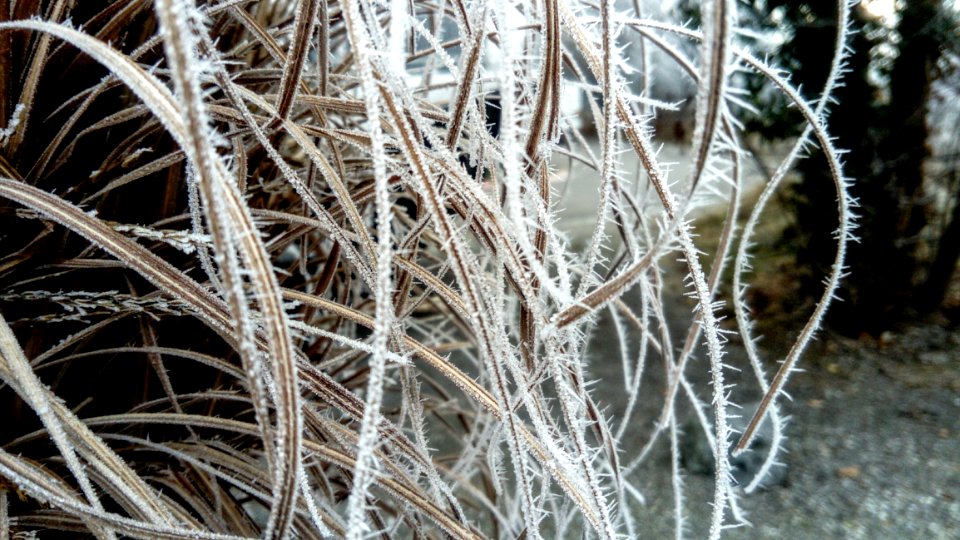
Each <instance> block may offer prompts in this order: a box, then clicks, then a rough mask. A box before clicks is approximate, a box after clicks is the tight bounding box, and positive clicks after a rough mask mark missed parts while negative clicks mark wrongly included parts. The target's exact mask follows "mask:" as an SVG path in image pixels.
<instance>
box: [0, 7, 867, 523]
mask: <svg viewBox="0 0 960 540" xmlns="http://www.w3.org/2000/svg"><path fill="white" fill-rule="evenodd" d="M0 4H2V5H0V21H2V22H0V122H5V125H4V126H3V129H2V132H0V220H2V228H0V231H2V232H0V314H2V315H0V381H2V386H0V407H3V411H4V418H5V420H4V422H3V427H2V428H0V532H2V534H0V536H2V538H4V539H6V538H15V537H20V536H24V535H27V534H28V533H29V532H30V531H36V530H43V529H48V530H56V531H61V532H62V533H64V534H65V535H72V534H76V533H83V534H90V535H93V536H95V537H98V538H117V537H136V538H235V537H254V536H260V537H265V538H292V537H300V538H326V537H348V538H354V539H359V538H363V537H367V536H380V537H384V538H386V537H389V536H392V535H398V534H399V535H401V536H403V537H417V538H421V537H422V538H434V537H438V538H439V537H445V536H449V537H454V538H478V537H503V538H508V537H509V538H516V537H527V538H543V537H556V538H559V537H574V536H580V535H585V536H586V537H600V538H613V537H622V536H629V537H636V536H637V535H639V534H641V532H642V530H643V526H644V525H643V523H641V522H638V520H637V518H636V517H635V512H634V509H635V508H636V507H637V506H638V505H639V504H640V501H641V500H642V494H641V490H640V483H641V482H640V480H641V479H642V477H643V471H644V469H643V468H642V467H641V466H642V465H644V464H645V463H648V461H647V459H646V458H647V456H648V455H649V453H648V451H649V449H650V448H653V447H654V446H655V445H657V444H659V441H663V442H664V444H666V445H668V446H669V448H670V453H671V455H672V457H673V459H672V465H671V467H672V469H673V471H672V476H673V489H674V494H673V498H674V500H675V505H674V506H675V512H674V516H673V519H674V520H675V525H676V529H677V531H678V536H679V535H682V534H683V530H684V522H685V519H686V517H687V513H688V510H687V508H686V505H687V504H689V501H685V499H684V496H683V480H682V476H681V474H680V471H679V468H678V467H679V466H678V460H679V457H678V439H679V437H680V436H681V435H680V433H679V431H680V430H679V428H678V409H677V406H676V405H677V403H678V402H681V401H683V402H689V404H690V407H691V408H692V410H694V411H695V418H696V419H697V420H698V422H699V424H700V426H701V427H702V429H703V431H704V433H706V434H707V436H708V438H709V440H710V441H711V444H712V445H713V453H714V458H715V462H716V467H715V469H716V478H715V492H714V496H713V500H712V507H711V508H712V509H711V510H710V512H711V513H712V517H711V536H712V537H718V536H719V535H720V533H721V531H722V529H723V528H724V527H725V526H729V525H733V524H736V523H738V522H739V521H741V520H742V513H741V512H740V510H739V505H738V502H737V498H736V495H737V493H738V492H739V491H740V488H737V487H735V486H734V484H733V482H732V481H731V477H730V464H729V454H730V450H731V446H733V443H734V434H733V433H732V431H731V428H730V422H729V417H730V414H731V413H730V403H729V391H730V389H729V385H728V383H727V382H725V370H726V369H727V368H725V365H724V348H725V339H724V335H723V333H722V330H721V326H720V324H719V322H718V314H717V309H718V302H719V300H720V297H719V296H718V294H717V291H718V288H720V286H721V285H722V284H723V281H722V278H723V276H724V275H725V273H724V265H725V264H726V263H727V262H728V261H730V260H733V261H734V263H733V294H732V302H733V305H734V307H735V310H734V311H735V315H736V317H735V321H732V324H731V325H728V326H727V327H725V328H726V330H727V331H736V332H739V333H741V334H742V335H743V341H744V343H745V344H746V345H747V349H748V352H749V355H750V359H751V363H752V366H753V368H754V370H755V379H754V384H755V385H756V386H757V387H758V388H759V389H760V391H762V392H763V393H764V398H763V400H762V402H761V406H760V408H759V410H757V411H748V412H749V413H754V412H755V416H754V420H753V421H752V422H751V423H750V424H749V427H748V428H747V430H746V432H745V433H743V434H742V437H741V439H740V442H739V443H737V444H736V447H735V448H734V449H733V451H734V452H735V453H736V452H739V451H745V450H746V449H747V448H748V445H749V442H750V440H751V437H752V435H753V433H754V432H755V431H756V427H757V426H758V425H759V422H760V421H761V420H762V419H764V418H765V417H769V418H770V419H771V421H772V422H773V424H774V426H775V428H776V429H775V433H776V437H775V438H776V441H777V442H776V444H774V446H773V448H772V449H771V450H770V453H769V455H768V456H766V463H765V465H764V467H765V469H764V470H765V471H766V470H767V469H769V467H770V466H772V465H773V464H774V463H775V462H776V460H777V456H778V452H779V450H780V445H779V439H780V435H781V432H782V424H783V419H782V418H781V413H780V412H779V410H778V408H777V406H776V401H775V400H776V398H777V397H778V396H779V395H780V394H781V393H782V391H783V385H784V382H785V381H786V379H787V376H788V375H789V374H790V373H791V371H793V370H794V369H795V365H796V362H797V360H798V358H799V356H800V354H801V353H802V351H803V350H804V348H805V347H806V345H807V343H808V341H809V339H810V338H811V336H812V334H813V333H814V331H815V330H816V329H817V327H818V325H819V323H820V321H821V319H822V316H823V313H824V310H826V309H827V306H828V304H829V303H830V299H831V298H832V295H833V292H834V290H835V289H836V287H837V283H838V280H839V279H840V276H841V272H842V262H843V255H844V246H845V243H846V242H847V240H848V238H849V236H850V228H851V225H850V210H849V208H850V206H851V201H850V200H849V197H848V196H847V195H846V189H845V180H844V178H843V176H842V174H841V172H840V166H839V160H838V154H837V151H836V150H835V149H834V148H833V146H832V143H831V140H830V138H829V136H828V135H827V134H826V132H825V129H824V124H825V119H826V113H827V105H828V104H829V93H830V90H831V88H832V87H833V86H834V85H835V84H836V83H837V77H838V76H839V74H840V72H841V71H842V56H843V54H842V52H843V44H844V40H845V32H846V24H845V23H844V24H840V25H839V28H840V32H839V34H838V36H837V46H836V51H837V54H836V56H835V58H834V59H833V60H832V69H831V76H830V78H829V81H828V83H827V85H826V88H825V89H822V91H821V92H818V93H817V94H816V95H815V96H814V97H815V98H816V99H815V101H813V102H808V101H805V99H804V98H803V97H802V96H801V94H800V93H799V92H798V91H797V90H796V89H795V88H793V87H792V86H791V85H790V83H789V81H788V79H787V76H786V75H785V74H784V73H782V72H780V71H778V70H776V69H774V68H772V67H770V66H768V65H767V64H766V63H765V62H763V61H761V60H759V59H758V58H756V57H755V56H754V55H753V54H752V53H751V52H750V49H749V47H748V46H747V45H746V41H745V40H744V39H743V38H742V37H741V36H740V34H739V32H738V26H737V16H736V2H735V1H734V0H714V1H705V2H704V3H703V7H702V17H701V19H702V21H703V27H702V29H699V30H694V29H690V28H687V27H684V26H679V25H676V24H673V23H671V22H669V21H667V20H660V19H658V16H659V13H658V12H656V10H654V11H650V10H645V8H644V6H643V5H642V4H638V3H635V4H633V5H631V6H629V7H627V6H625V5H621V4H615V3H614V2H613V1H612V0H601V2H600V4H599V5H598V4H595V3H593V2H585V1H570V0H543V1H542V2H540V1H537V2H527V1H517V2H503V1H500V0H471V1H469V2H468V1H464V0H451V1H446V0H442V1H437V2H433V1H422V0H393V1H391V2H380V1H370V0H296V1H293V0H291V1H275V0H274V1H271V0H220V1H209V2H200V3H195V2H194V0H155V1H153V2H149V1H145V0H118V1H115V2H94V1H89V2H88V1H84V2H74V1H68V0H49V1H41V0H14V1H11V2H2V3H0ZM848 8H849V6H848V5H847V2H846V1H845V0H840V2H839V5H838V14H839V15H838V16H839V17H840V20H841V22H842V21H845V19H846V13H847V10H848ZM647 11H650V12H649V13H648V12H647ZM655 57H656V58H661V59H665V60H663V61H665V62H666V63H668V64H670V65H672V66H674V69H673V71H670V72H669V73H672V74H673V75H671V76H675V77H682V78H685V79H687V80H688V81H691V82H692V84H693V86H695V88H696V95H695V97H694V98H693V99H695V104H696V118H695V129H694V132H693V137H692V141H691V142H690V144H689V156H690V160H691V167H690V173H689V175H688V176H687V177H684V178H677V177H676V175H671V174H670V173H669V171H668V168H666V167H665V166H664V165H663V164H662V163H661V159H660V158H659V157H658V147H659V142H658V141H657V138H658V135H657V134H655V133H653V132H652V131H651V129H650V126H651V125H652V121H653V119H655V118H657V117H658V115H660V114H661V113H662V112H663V110H664V109H669V108H671V107H673V106H675V105H676V104H670V103H664V102H662V101H657V100H656V99H653V95H652V94H651V92H650V84H651V81H652V77H653V71H654V67H655V64H656V63H655V62H653V61H652V60H651V59H652V58H655ZM743 70H752V71H756V72H759V73H761V74H762V75H763V76H765V77H767V78H768V79H769V81H770V82H771V84H772V85H773V86H774V87H775V88H777V89H778V90H779V91H780V92H782V93H783V94H784V95H785V96H786V97H787V98H788V99H790V100H792V101H793V103H794V104H795V106H796V107H797V108H798V109H799V110H800V111H801V112H802V113H803V115H804V118H805V119H806V122H807V126H806V131H805V132H804V134H803V136H802V137H801V138H800V139H799V140H798V141H797V143H796V145H795V147H794V148H793V149H792V150H791V151H790V153H789V155H788V156H787V157H786V159H785V160H784V161H783V163H782V164H781V166H780V167H779V169H778V170H777V172H776V174H775V175H774V177H773V178H772V179H771V180H770V181H769V182H768V183H767V185H766V186H765V189H764V191H763V193H762V194H761V195H760V198H759V200H758V201H757V203H756V204H755V206H754V208H753V211H752V214H751V215H750V217H749V219H748V220H747V222H746V223H745V224H744V226H743V227H742V228H741V227H738V226H737V222H736V220H735V219H734V218H735V216H737V215H738V213H739V212H740V205H741V201H742V199H743V195H742V193H743V190H742V189H741V175H742V168H743V167H742V165H741V163H740V161H741V155H742V152H741V150H740V144H739V139H740V137H741V134H740V133H739V131H738V123H737V118H736V113H737V111H738V110H739V109H740V107H741V106H742V104H741V100H740V99H739V97H738V92H737V80H738V74H739V73H740V72H741V71H743ZM569 96H576V101H579V102H581V103H583V104H585V106H584V108H583V109H584V111H585V112H584V114H572V113H571V111H570V110H569V108H567V107H565V106H564V103H566V101H567V98H568V97H569ZM586 111H589V112H590V113H591V114H586ZM574 112H576V111H574ZM593 133H595V134H596V135H595V136H594V135H592V134H593ZM808 144H815V145H818V146H819V147H820V148H821V149H823V150H824V154H825V155H826V159H828V160H829V162H830V164H831V166H832V170H833V172H834V181H835V184H836V190H837V194H838V199H837V200H838V208H839V211H840V217H841V220H840V223H839V225H838V231H837V236H836V238H837V243H838V250H837V259H836V264H835V265H834V268H833V271H832V273H831V274H830V275H828V276H825V279H826V287H825V291H824V295H823V301H822V302H820V303H819V304H818V305H817V307H816V310H815V311H814V312H813V313H812V314H811V316H810V321H809V323H808V324H807V326H806V327H805V328H804V330H803V332H802V333H801V334H800V336H799V338H798V340H797V342H796V344H795V345H794V346H793V348H792V349H791V350H790V352H789V353H788V354H787V356H786V357H785V358H784V359H783V362H782V366H781V367H780V370H779V371H778V372H777V373H776V374H775V375H774V376H772V377H768V376H767V375H766V374H765V373H764V371H763V364H762V362H761V359H760V356H759V352H758V350H757V349H756V347H755V345H754V341H755V336H754V335H753V334H752V333H751V325H750V321H749V309H748V308H747V307H746V306H745V304H744V302H743V298H744V292H745V290H746V288H747V287H748V285H749V283H748V277H749V275H750V274H749V271H748V254H749V247H750V244H751V238H752V236H753V234H754V232H753V231H754V230H755V229H756V226H757V222H758V220H759V219H760V216H761V212H762V210H763V208H764V206H765V204H766V203H767V201H768V200H769V198H770V196H771V194H773V193H775V192H776V190H777V189H778V188H779V187H780V186H782V183H783V182H782V180H783V178H784V176H785V175H786V173H787V171H789V170H790V168H791V166H792V164H793V163H794V162H795V160H796V159H798V158H799V157H800V156H801V154H802V152H803V150H804V148H805V146H806V145H808ZM628 153H629V154H633V155H634V157H635V159H637V160H638V163H639V164H640V165H641V169H640V170H638V171H628V170H626V169H625V167H624V163H625V161H626V158H625V157H624V156H625V154H628ZM569 161H577V162H580V163H582V164H584V165H586V166H587V167H589V168H590V169H591V170H592V171H595V172H594V173H593V174H592V176H594V177H595V181H594V182H593V186H594V187H593V188H591V189H595V190H597V191H598V192H599V194H600V197H599V201H600V202H599V204H598V206H597V210H596V222H595V226H594V227H593V232H592V234H590V235H589V238H588V239H587V240H586V241H585V242H582V243H578V242H574V241H572V239H571V238H570V237H569V236H568V235H567V234H565V233H564V232H562V230H563V228H562V227H561V225H562V221H563V218H562V214H561V213H560V207H561V205H560V204H559V203H558V201H557V199H558V186H559V185H561V184H563V183H564V182H566V180H567V178H566V176H567V175H569V174H571V173H570V171H571V170H573V169H572V168H570V167H565V166H564V165H563V164H564V163H567V162H569ZM721 186H725V187H723V188H722V189H721ZM717 191H722V192H724V193H725V194H726V197H727V200H728V201H729V203H728V204H729V206H728V208H729V210H728V219H727V221H726V226H725V227H724V229H723V231H722V236H721V237H720V240H719V242H718V245H719V247H718V248H717V249H716V252H715V253H712V254H711V258H710V260H712V264H711V265H710V266H709V267H706V266H705V264H704V262H703V261H704V258H703V257H702V253H701V252H700V251H699V250H700V247H699V246H698V243H697V237H696V236H695V234H694V233H695V231H694V226H693V224H692V222H691V216H692V212H693V210H694V209H695V208H696V207H697V205H698V204H700V203H701V202H702V200H703V197H702V196H703V195H704V194H707V193H712V192H717ZM608 225H614V226H615V228H611V227H608ZM611 231H612V232H611ZM581 244H582V245H581ZM678 256H679V257H680V258H681V259H682V261H683V264H684V266H685V269H686V273H687V274H688V279H687V281H686V285H685V287H686V289H685V290H684V291H678V292H686V293H688V294H689V295H690V296H691V297H692V298H693V300H694V304H695V306H696V309H695V311H694V312H693V313H692V314H690V315H689V317H687V318H686V319H685V321H684V323H683V324H682V325H679V327H678V325H677V324H676V321H674V320H671V319H669V318H668V317H667V316H666V315H665V309H664V297H665V295H669V294H671V291H669V290H667V288H668V287H669V284H670V283H671V282H670V281H669V280H666V279H664V271H665V269H666V268H667V267H668V266H667V265H668V263H669V262H670V261H672V260H674V259H676V258H677V257H678ZM603 314H608V315H609V317H610V318H611V320H612V321H613V323H614V325H615V329H616V333H617V335H618V336H619V341H618V342H617V343H616V344H615V347H614V348H615V349H616V350H619V352H620V359H621V362H622V370H621V373H622V378H620V379H619V380H604V381H602V382H600V383H596V384H592V381H593V380H594V378H595V376H594V375H593V372H592V364H591V363H592V362H596V361H599V360H598V354H599V353H598V352H597V351H596V350H595V347H596V346H597V345H596V343H595V342H592V341H591V340H590V339H589V338H590V336H591V335H592V334H593V331H594V329H595V327H596V325H597V324H598V321H600V320H601V318H600V316H601V315H603ZM604 316H607V315H604ZM671 336H674V337H676V336H680V337H681V338H682V341H680V342H679V343H674V342H673V341H672V339H673V338H672V337H671ZM678 344H679V345H680V346H679V347H678V346H677V345H678ZM697 356H702V357H703V358H704V363H703V364H700V363H698V362H697V360H696V358H695V357H697ZM654 358H656V359H660V360H661V361H662V364H663V372H664V376H663V377H662V381H661V382H662V385H661V387H660V388H658V389H652V390H651V389H648V388H647V387H646V386H644V387H643V388H642V390H641V382H642V381H644V380H645V379H646V377H647V376H648V373H649V372H650V369H649V365H651V364H652V363H653V361H652V360H651V359H654ZM648 360H649V361H648ZM604 361H616V360H615V359H614V360H610V359H609V358H606V359H604ZM691 366H704V367H703V368H700V367H691ZM706 366H709V368H708V369H709V371H710V378H711V381H712V389H706V388H704V389H698V388H697V387H696V385H695V384H693V383H692V382H691V380H690V378H689V377H688V374H689V372H690V370H691V369H704V370H706V369H707V367H706ZM645 367H646V368H647V369H645ZM703 391H706V392H708V393H710V395H711V397H710V398H709V400H708V401H707V402H704V401H702V400H701V399H700V397H699V395H700V393H701V392H703ZM614 394H619V395H621V397H622V399H623V400H625V401H626V403H627V406H626V407H625V408H624V409H622V410H618V411H616V412H611V411H610V410H609V409H608V408H607V404H608V402H609V401H608V399H610V397H609V396H612V395H614ZM651 396H656V397H657V398H658V399H662V405H661V406H660V411H661V412H660V414H659V416H658V417H656V418H641V417H639V416H638V413H637V408H636V404H637V403H638V402H639V401H642V400H649V399H650V397H651ZM637 432H642V433H644V434H645V437H646V439H645V440H646V445H645V447H644V448H643V449H642V450H641V451H639V452H638V450H637V448H632V447H631V448H627V447H624V446H623V445H622V444H621V443H622V441H623V440H624V437H625V436H626V435H628V434H632V435H634V436H635V435H636V433H637ZM654 466H656V465H654ZM761 477H762V474H761V475H760V477H758V479H757V480H756V481H755V482H754V483H752V484H751V485H749V486H746V489H747V490H752V489H754V488H755V487H756V483H757V482H759V481H760V478H761ZM647 496H661V495H659V494H649V493H648V494H647ZM696 502H697V504H704V503H707V502H710V501H696Z"/></svg>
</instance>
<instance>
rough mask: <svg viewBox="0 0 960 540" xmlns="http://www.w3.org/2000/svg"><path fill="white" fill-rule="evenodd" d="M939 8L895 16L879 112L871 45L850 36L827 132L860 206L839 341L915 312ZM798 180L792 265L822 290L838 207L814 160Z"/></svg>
mask: <svg viewBox="0 0 960 540" xmlns="http://www.w3.org/2000/svg"><path fill="white" fill-rule="evenodd" d="M939 4H940V2H939V1H937V0H911V1H910V2H908V3H906V4H905V7H904V8H903V9H902V10H901V13H900V14H901V21H900V24H899V26H898V28H897V30H898V32H899V34H900V36H901V41H900V47H899V56H898V57H897V59H896V60H895V62H894V65H893V69H892V70H891V74H890V86H889V101H888V102H887V103H886V104H882V103H876V101H877V100H876V99H875V96H874V94H875V91H876V89H875V88H874V86H873V85H871V84H870V83H869V82H868V79H867V76H868V70H869V69H870V49H871V48H872V46H873V44H872V43H871V42H870V41H868V38H867V34H866V33H865V32H859V33H858V34H857V35H855V36H854V40H853V43H852V49H853V51H852V54H851V57H850V59H849V68H850V73H849V74H848V75H847V77H846V79H845V87H843V88H841V89H840V90H839V91H838V93H837V98H838V102H839V105H838V106H836V107H835V109H834V112H833V114H832V115H831V118H830V131H831V133H832V134H833V135H835V136H836V137H837V139H838V140H837V146H838V147H839V148H842V149H846V150H849V153H848V154H847V155H846V156H845V172H846V174H847V176H848V177H850V178H851V179H852V185H851V192H852V195H853V196H854V197H856V198H857V199H858V200H859V203H860V208H859V212H858V213H859V215H860V219H859V228H858V229H857V231H856V234H857V236H858V237H859V238H860V241H859V242H857V243H854V244H851V245H850V249H849V250H848V257H847V266H848V267H849V271H850V275H849V277H848V278H847V279H846V281H845V283H844V285H843V288H842V290H841V291H840V297H841V298H842V300H843V301H842V302H840V303H838V304H834V307H833V308H832V311H831V315H830V318H829V322H830V324H831V325H832V326H834V327H835V328H836V329H838V330H840V331H842V332H844V333H848V334H854V335H855V334H859V333H861V332H870V333H878V332H880V331H882V330H883V329H885V328H887V327H889V326H890V325H892V324H894V323H896V322H898V321H900V320H902V319H904V318H905V317H907V316H909V314H910V313H911V312H912V311H913V310H914V309H915V308H916V306H917V302H916V300H915V299H914V293H915V292H917V291H916V288H915V281H914V280H915V276H916V274H917V271H918V259H917V247H918V242H919V237H920V232H921V230H922V229H923V227H924V225H925V224H926V214H925V208H924V206H923V202H922V201H923V163H924V160H925V159H926V157H927V156H928V149H927V146H926V143H927V135H928V130H927V125H926V115H927V100H928V98H929V94H930V84H931V81H932V77H933V73H934V71H933V69H934V66H935V64H936V61H937V59H938V57H939V55H940V48H939V43H938V42H937V40H936V39H935V37H934V36H935V34H936V32H935V31H934V28H933V27H934V25H935V24H936V22H935V21H937V20H938V19H937V15H938V8H939ZM856 14H857V12H856V11H855V20H854V26H855V28H856V29H858V30H859V29H862V26H863V20H862V19H860V20H858V19H857V18H856ZM798 37H800V36H799V34H798ZM800 60H801V62H802V63H804V64H806V63H807V62H815V59H814V58H808V59H803V58H801V59H800ZM801 172H802V174H803V181H802V182H801V184H800V186H799V188H798V190H797V196H796V199H797V231H796V234H797V240H798V243H799V245H800V249H801V253H800V254H799V255H798V263H799V264H800V265H801V266H802V267H804V268H807V269H808V277H809V279H808V283H807V286H808V290H811V292H813V291H815V290H817V289H820V288H822V285H820V280H821V279H822V278H823V276H824V275H825V274H826V271H827V269H828V268H829V264H830V263H831V262H832V260H833V254H834V252H835V246H836V244H835V241H834V239H833V237H832V235H831V233H832V231H833V230H834V229H835V228H836V213H835V212H836V211H835V206H836V204H835V198H836V197H835V194H834V192H833V187H832V185H831V184H830V181H829V177H828V176H827V174H826V171H825V170H824V165H823V161H822V158H820V157H814V158H811V159H810V160H807V162H806V163H804V164H803V165H801ZM947 255H949V254H948V253H944V256H947ZM941 297H942V295H941Z"/></svg>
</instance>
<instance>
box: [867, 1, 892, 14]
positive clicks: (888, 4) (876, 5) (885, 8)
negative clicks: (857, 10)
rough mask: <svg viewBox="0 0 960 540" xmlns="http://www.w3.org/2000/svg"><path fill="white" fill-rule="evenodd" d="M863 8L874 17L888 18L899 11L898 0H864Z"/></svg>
mask: <svg viewBox="0 0 960 540" xmlns="http://www.w3.org/2000/svg"><path fill="white" fill-rule="evenodd" d="M863 9H865V10H867V13H869V14H870V15H871V16H872V17H876V18H877V19H888V18H890V17H892V16H893V15H894V14H896V12H897V2H896V0H864V2H863Z"/></svg>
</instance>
